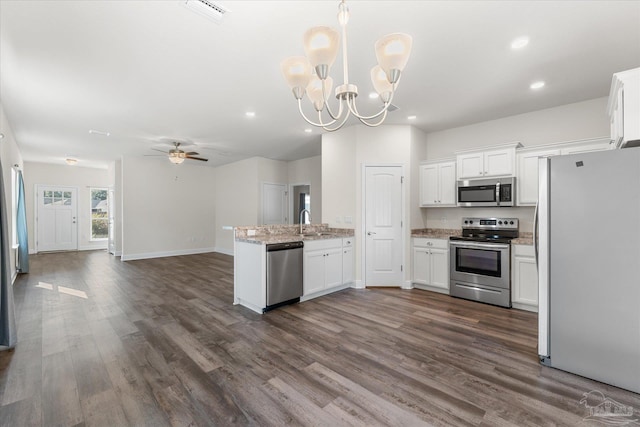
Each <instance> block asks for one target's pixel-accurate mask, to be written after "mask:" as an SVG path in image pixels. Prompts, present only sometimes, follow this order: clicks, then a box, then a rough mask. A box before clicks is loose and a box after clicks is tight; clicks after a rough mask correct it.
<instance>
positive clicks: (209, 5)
mask: <svg viewBox="0 0 640 427" xmlns="http://www.w3.org/2000/svg"><path fill="white" fill-rule="evenodd" d="M182 1H183V2H184V5H185V6H186V7H187V8H188V9H191V10H192V11H194V12H195V13H197V14H198V15H202V16H204V17H205V18H209V19H211V20H212V21H214V22H216V23H218V24H219V23H221V22H222V20H223V19H224V16H225V14H227V13H228V12H230V10H229V9H227V8H226V7H224V6H222V5H220V3H214V2H212V1H210V0H186V1H185V0H182Z"/></svg>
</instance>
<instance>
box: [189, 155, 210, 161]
mask: <svg viewBox="0 0 640 427" xmlns="http://www.w3.org/2000/svg"><path fill="white" fill-rule="evenodd" d="M186 158H187V159H191V160H200V161H201V162H208V161H209V159H204V158H202V157H191V156H186Z"/></svg>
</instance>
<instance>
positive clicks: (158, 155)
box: [143, 154, 167, 157]
mask: <svg viewBox="0 0 640 427" xmlns="http://www.w3.org/2000/svg"><path fill="white" fill-rule="evenodd" d="M143 156H144V157H166V156H167V155H166V154H143Z"/></svg>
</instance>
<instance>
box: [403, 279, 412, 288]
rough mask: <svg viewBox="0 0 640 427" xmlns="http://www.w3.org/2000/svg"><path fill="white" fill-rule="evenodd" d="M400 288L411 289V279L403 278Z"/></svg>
mask: <svg viewBox="0 0 640 427" xmlns="http://www.w3.org/2000/svg"><path fill="white" fill-rule="evenodd" d="M401 288H402V289H413V283H411V280H405V281H404V283H403V284H402V286H401Z"/></svg>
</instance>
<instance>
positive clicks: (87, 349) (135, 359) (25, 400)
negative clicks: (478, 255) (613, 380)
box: [0, 252, 640, 426]
mask: <svg viewBox="0 0 640 427" xmlns="http://www.w3.org/2000/svg"><path fill="white" fill-rule="evenodd" d="M14 289H15V299H16V312H17V321H18V336H19V344H18V346H17V348H16V349H15V350H14V351H12V352H2V353H0V425H2V426H31V425H43V426H58V425H60V426H91V425H98V426H129V425H131V426H134V425H135V426H138V425H140V426H142V425H148V426H164V425H175V426H186V425H199V426H205V425H220V426H226V425H231V424H239V425H260V426H280V425H326V426H338V425H367V426H369V425H389V426H401V425H406V426H417V425H455V426H471V425H476V426H478V425H481V426H508V425H513V426H540V425H597V424H594V423H591V422H590V421H588V420H584V418H585V417H587V416H588V415H589V412H588V410H587V408H585V406H583V405H582V404H581V403H580V399H581V398H582V397H583V393H585V392H589V391H591V390H599V391H601V392H602V393H604V394H605V395H606V396H607V397H609V398H611V399H614V400H616V401H618V402H621V403H624V404H625V405H627V406H632V407H633V408H635V411H636V413H637V414H638V415H639V416H638V417H637V418H640V396H639V395H637V394H634V393H630V392H627V391H624V390H620V389H617V388H615V387H610V386H607V385H604V384H601V383H598V382H595V381H591V380H587V379H585V378H581V377H578V376H575V375H571V374H568V373H564V372H562V371H558V370H554V369H550V368H546V367H542V366H541V365H540V364H539V363H538V360H537V353H536V333H537V331H536V315H535V314H532V313H528V312H523V311H519V310H508V309H502V308H498V307H493V306H488V305H483V304H478V303H473V302H469V301H464V300H459V299H454V298H451V297H448V296H444V295H439V294H434V293H431V292H426V291H420V290H400V289H370V290H355V289H349V290H345V291H342V292H339V293H335V294H332V295H329V296H326V297H322V298H317V299H315V300H312V301H307V302H304V303H300V304H296V305H292V306H288V307H283V308H281V309H278V310H274V311H272V312H269V313H267V314H265V315H258V314H256V313H253V312H251V311H249V310H247V309H244V308H242V307H239V306H233V305H232V301H233V259H232V258H231V257H229V256H225V255H219V254H203V255H193V256H182V257H174V258H163V259H154V260H143V261H131V262H124V263H123V262H120V260H119V259H118V258H115V257H113V256H110V255H108V254H107V253H105V252H70V253H58V254H42V255H37V256H33V257H32V258H31V273H30V274H28V275H23V276H21V277H20V278H19V279H18V280H17V282H16V284H15V287H14Z"/></svg>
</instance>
